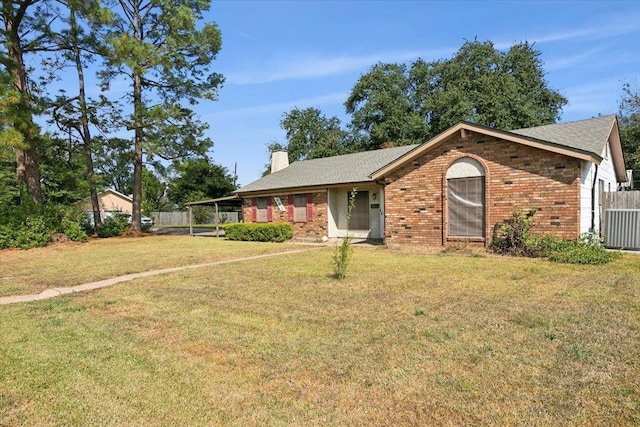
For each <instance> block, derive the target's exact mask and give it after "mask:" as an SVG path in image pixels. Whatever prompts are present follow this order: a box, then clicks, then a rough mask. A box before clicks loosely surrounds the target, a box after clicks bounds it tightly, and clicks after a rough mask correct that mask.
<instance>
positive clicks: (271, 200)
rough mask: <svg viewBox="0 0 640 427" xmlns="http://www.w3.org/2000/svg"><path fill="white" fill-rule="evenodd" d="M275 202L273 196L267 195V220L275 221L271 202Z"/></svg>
mask: <svg viewBox="0 0 640 427" xmlns="http://www.w3.org/2000/svg"><path fill="white" fill-rule="evenodd" d="M272 203H273V199H272V198H271V196H269V197H267V222H271V221H273V211H272V210H271V204H272Z"/></svg>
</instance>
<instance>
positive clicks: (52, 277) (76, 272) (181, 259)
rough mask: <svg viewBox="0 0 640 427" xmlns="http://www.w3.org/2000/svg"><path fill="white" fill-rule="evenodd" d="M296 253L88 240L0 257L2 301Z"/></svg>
mask: <svg viewBox="0 0 640 427" xmlns="http://www.w3.org/2000/svg"><path fill="white" fill-rule="evenodd" d="M292 248H300V247H299V246H297V245H292V244H288V243H284V244H264V245H250V244H246V243H244V242H229V241H225V240H223V239H219V238H213V237H210V238H205V237H190V236H147V237H136V238H111V239H92V240H90V241H89V242H87V243H70V244H62V245H54V246H50V247H45V248H34V249H30V250H27V251H24V250H3V251H0V267H1V269H0V296H8V295H21V294H34V293H40V292H42V291H43V290H45V289H47V288H55V287H66V286H73V285H80V284H83V283H88V282H93V281H97V280H102V279H108V278H110V277H115V276H120V275H123V274H129V273H139V272H142V271H148V270H153V269H159V268H168V267H178V266H183V265H191V264H202V263H210V262H215V261H222V260H226V259H233V258H238V257H243V256H250V255H261V254H266V253H273V252H279V251H285V250H287V249H292Z"/></svg>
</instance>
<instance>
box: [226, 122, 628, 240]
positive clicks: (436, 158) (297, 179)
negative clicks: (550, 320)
mask: <svg viewBox="0 0 640 427" xmlns="http://www.w3.org/2000/svg"><path fill="white" fill-rule="evenodd" d="M281 155H282V154H277V155H276V157H277V156H281ZM285 156H286V154H285ZM274 164H275V165H276V166H275V169H274V170H273V171H272V173H271V174H270V175H267V176H265V177H263V178H262V179H259V180H258V181H255V182H253V183H251V184H249V185H247V186H245V187H243V188H241V189H239V190H237V191H236V193H237V194H238V195H239V196H240V197H241V198H242V199H243V210H244V218H245V221H247V222H270V221H288V222H290V223H292V225H293V228H294V236H295V237H298V238H314V239H317V238H321V237H323V236H327V237H329V238H333V237H342V236H344V235H345V233H346V232H347V224H346V215H347V206H348V199H349V192H350V191H351V190H352V189H353V188H357V195H356V199H355V209H354V212H353V215H352V219H351V226H350V233H351V234H352V235H353V236H354V237H362V238H365V237H366V238H375V239H380V238H383V239H384V240H385V241H386V243H387V244H411V243H413V244H415V243H418V244H429V245H447V244H449V243H452V242H456V241H466V242H472V243H477V244H484V245H486V244H488V243H489V242H490V240H491V236H492V233H493V229H494V227H496V226H500V225H501V224H503V223H504V221H505V220H507V219H508V218H509V217H510V216H511V214H512V213H513V211H514V210H515V209H522V210H525V211H526V210H528V209H530V208H533V207H535V208H537V212H536V214H535V216H534V218H533V219H534V231H535V232H536V233H539V234H543V235H546V234H553V235H557V236H560V237H566V238H577V237H578V236H579V235H580V234H581V233H584V232H589V231H594V232H597V231H599V229H600V209H599V206H600V194H601V193H602V192H605V191H616V190H617V188H618V184H619V183H620V182H624V181H626V172H625V168H624V161H623V158H622V149H621V145H620V139H619V135H618V126H617V120H616V117H615V116H604V117H598V118H594V119H588V120H582V121H577V122H570V123H564V124H554V125H547V126H538V127H533V128H527V129H519V130H513V131H509V132H506V131H501V130H497V129H493V128H489V127H485V126H480V125H476V124H473V123H468V122H460V123H458V124H457V125H455V126H452V127H451V128H449V129H448V130H446V131H445V132H443V133H441V134H440V135H437V136H436V137H434V138H433V139H431V140H429V141H427V142H425V143H424V144H420V145H411V146H401V147H394V148H388V149H383V150H375V151H368V152H363V153H355V154H348V155H343V156H335V157H328V158H322V159H313V160H305V161H299V162H294V163H292V164H291V165H290V166H287V165H286V164H285V165H281V166H278V165H277V164H278V162H275V163H274Z"/></svg>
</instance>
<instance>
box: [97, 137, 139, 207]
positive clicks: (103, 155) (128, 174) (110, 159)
mask: <svg viewBox="0 0 640 427" xmlns="http://www.w3.org/2000/svg"><path fill="white" fill-rule="evenodd" d="M93 142H94V146H93V150H94V153H95V162H94V163H95V164H94V166H95V171H96V173H97V175H98V178H97V181H98V185H99V186H103V187H109V188H112V189H114V190H116V191H118V192H120V193H122V194H131V191H132V189H133V150H132V147H131V141H129V140H126V139H123V138H108V139H106V138H104V137H101V136H100V137H97V138H94V139H93Z"/></svg>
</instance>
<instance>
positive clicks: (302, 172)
mask: <svg viewBox="0 0 640 427" xmlns="http://www.w3.org/2000/svg"><path fill="white" fill-rule="evenodd" d="M416 147H417V145H403V146H401V147H393V148H385V149H382V150H373V151H365V152H362V153H353V154H345V155H342V156H334V157H324V158H321V159H311V160H302V161H298V162H293V163H291V164H290V165H289V167H287V168H285V169H282V170H280V171H278V172H274V173H272V174H270V175H267V176H265V177H263V178H261V179H259V180H257V181H254V182H252V183H251V184H248V185H245V186H244V187H242V188H240V189H239V190H236V191H235V192H236V193H249V192H254V191H268V190H276V189H280V188H291V187H311V186H316V185H332V184H349V183H355V182H366V181H371V177H370V175H371V174H372V173H373V172H375V171H377V170H378V169H380V168H382V167H383V166H386V165H388V164H389V163H391V162H392V161H394V160H396V159H397V158H398V157H400V156H402V155H403V154H405V153H407V152H409V151H411V150H412V149H414V148H416Z"/></svg>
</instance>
